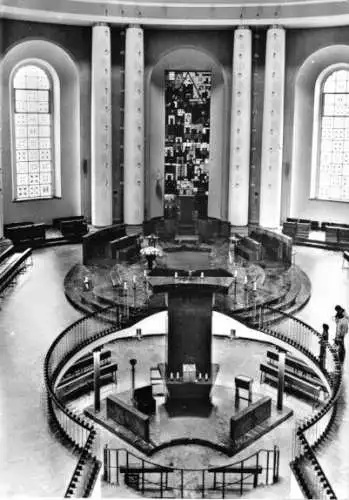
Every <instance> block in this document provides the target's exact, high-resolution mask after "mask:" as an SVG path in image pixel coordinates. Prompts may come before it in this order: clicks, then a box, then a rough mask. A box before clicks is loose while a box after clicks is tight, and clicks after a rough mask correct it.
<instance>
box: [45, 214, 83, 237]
mask: <svg viewBox="0 0 349 500" xmlns="http://www.w3.org/2000/svg"><path fill="white" fill-rule="evenodd" d="M52 227H53V228H56V229H58V230H59V231H61V233H62V235H63V236H64V237H65V238H68V239H75V238H77V239H79V240H81V237H82V236H83V235H84V234H87V233H88V225H87V222H86V219H85V217H84V216H83V215H77V216H73V217H60V218H57V219H53V220H52Z"/></svg>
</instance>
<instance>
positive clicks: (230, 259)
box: [229, 252, 232, 264]
mask: <svg viewBox="0 0 349 500" xmlns="http://www.w3.org/2000/svg"><path fill="white" fill-rule="evenodd" d="M231 263H232V258H231V253H230V252H229V264H231Z"/></svg>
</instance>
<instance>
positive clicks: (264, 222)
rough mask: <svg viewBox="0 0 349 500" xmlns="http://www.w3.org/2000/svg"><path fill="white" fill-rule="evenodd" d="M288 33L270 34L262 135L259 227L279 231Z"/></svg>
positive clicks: (276, 29)
mask: <svg viewBox="0 0 349 500" xmlns="http://www.w3.org/2000/svg"><path fill="white" fill-rule="evenodd" d="M285 38H286V37H285V30H284V29H283V28H281V27H278V26H277V27H273V28H270V29H269V30H268V34H267V46H266V60H265V88H264V109H263V133H262V161H261V195H260V221H259V222H260V225H261V226H264V227H268V228H276V227H278V226H279V225H280V217H281V180H282V145H283V132H284V84H285Z"/></svg>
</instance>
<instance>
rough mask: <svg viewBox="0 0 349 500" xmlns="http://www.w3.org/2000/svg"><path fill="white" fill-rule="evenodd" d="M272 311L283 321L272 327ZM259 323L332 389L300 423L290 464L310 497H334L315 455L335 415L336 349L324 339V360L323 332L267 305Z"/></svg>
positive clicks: (338, 367)
mask: <svg viewBox="0 0 349 500" xmlns="http://www.w3.org/2000/svg"><path fill="white" fill-rule="evenodd" d="M266 311H268V317H267V319H265V318H266V315H265V312H266ZM273 314H275V315H276V316H278V317H279V316H280V314H281V316H282V317H283V321H282V323H281V324H278V326H273V329H271V328H270V325H272V324H273V323H274V319H273ZM259 323H260V324H259V329H260V330H262V331H264V332H265V333H268V334H270V335H272V336H273V337H277V338H279V339H280V340H283V341H285V342H287V343H288V344H290V345H291V346H293V347H294V348H296V349H298V350H299V351H301V352H302V353H303V354H305V355H306V356H307V357H308V358H309V359H310V360H311V361H312V362H313V363H315V364H316V365H317V366H318V367H319V368H320V369H321V371H322V373H323V374H324V375H325V377H326V379H327V381H328V384H329V386H330V388H331V391H330V395H329V398H328V400H327V401H326V403H325V404H323V405H322V406H320V408H318V409H317V410H316V411H315V413H314V414H312V415H311V416H309V417H306V418H304V419H303V420H301V421H299V422H297V425H296V428H295V435H294V445H293V459H292V462H291V464H290V466H291V469H292V470H293V472H294V474H295V476H296V478H297V480H298V483H299V485H300V487H301V488H302V490H303V493H304V495H305V496H306V497H307V498H321V499H331V500H332V499H335V498H336V495H335V493H334V491H333V488H332V486H331V484H330V481H329V480H328V478H327V477H326V474H325V472H324V470H323V469H322V467H321V465H320V463H319V461H318V459H317V457H316V450H317V448H318V446H319V444H320V443H321V442H322V441H323V440H324V439H325V438H326V437H327V436H328V433H329V431H330V429H331V426H332V424H333V422H334V419H335V416H336V410H337V400H338V397H339V394H340V389H341V382H342V372H341V364H340V363H339V360H338V357H337V351H336V349H335V348H334V347H333V346H331V345H330V344H329V343H328V342H324V341H322V345H323V348H324V356H323V359H322V361H321V360H320V358H319V356H317V355H315V354H314V352H316V350H319V348H320V347H319V344H320V341H321V340H322V339H321V335H320V334H319V333H318V332H317V331H316V330H314V329H313V328H311V327H310V326H309V325H307V324H306V323H304V322H303V321H301V320H300V319H298V318H295V317H293V316H291V315H289V314H287V313H284V312H282V311H280V310H276V309H273V308H270V307H267V306H266V307H263V308H261V310H260V311H259Z"/></svg>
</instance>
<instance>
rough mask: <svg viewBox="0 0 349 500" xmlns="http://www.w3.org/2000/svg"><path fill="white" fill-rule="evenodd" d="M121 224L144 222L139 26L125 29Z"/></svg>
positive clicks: (142, 55)
mask: <svg viewBox="0 0 349 500" xmlns="http://www.w3.org/2000/svg"><path fill="white" fill-rule="evenodd" d="M124 129H125V132H124V223H125V224H126V225H131V226H134V225H140V224H143V220H144V38H143V30H142V28H140V27H139V26H130V27H129V28H127V30H126V49H125V120H124Z"/></svg>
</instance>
